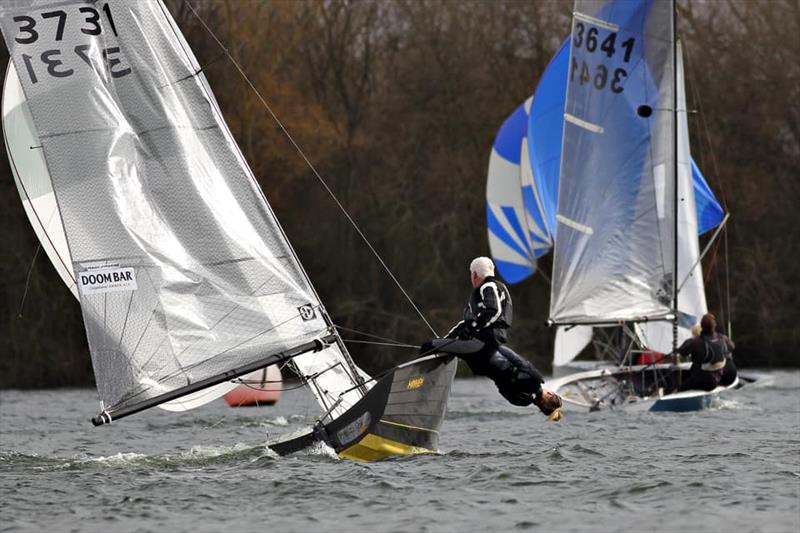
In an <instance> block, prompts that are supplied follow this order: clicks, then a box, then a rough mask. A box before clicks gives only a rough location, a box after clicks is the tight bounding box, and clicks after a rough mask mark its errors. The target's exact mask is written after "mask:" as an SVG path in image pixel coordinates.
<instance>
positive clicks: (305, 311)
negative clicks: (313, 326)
mask: <svg viewBox="0 0 800 533" xmlns="http://www.w3.org/2000/svg"><path fill="white" fill-rule="evenodd" d="M297 310H298V311H299V312H300V318H302V319H303V320H312V319H313V318H316V316H317V314H316V313H315V312H314V306H313V305H311V304H306V305H301V306H300V307H298V308H297Z"/></svg>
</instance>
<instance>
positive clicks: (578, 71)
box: [569, 22, 636, 94]
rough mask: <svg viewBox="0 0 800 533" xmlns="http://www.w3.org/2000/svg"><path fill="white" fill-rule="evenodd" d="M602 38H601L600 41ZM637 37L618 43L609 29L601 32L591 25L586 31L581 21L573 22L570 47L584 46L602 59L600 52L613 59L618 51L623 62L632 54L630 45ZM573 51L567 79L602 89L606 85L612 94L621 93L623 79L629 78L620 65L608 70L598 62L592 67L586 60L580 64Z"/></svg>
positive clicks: (628, 59)
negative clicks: (606, 32)
mask: <svg viewBox="0 0 800 533" xmlns="http://www.w3.org/2000/svg"><path fill="white" fill-rule="evenodd" d="M601 39H602V40H601ZM635 43H636V39H634V38H633V37H631V38H629V39H626V40H624V41H622V42H621V43H619V45H617V32H615V31H612V32H609V34H608V35H606V36H602V35H600V30H598V29H597V28H595V27H590V28H589V29H588V30H587V29H586V26H585V25H584V23H583V22H577V23H576V24H575V30H574V31H573V32H572V46H573V48H574V49H575V50H577V49H579V48H584V49H586V51H587V52H589V53H590V54H594V53H595V52H597V55H598V56H599V57H600V59H601V60H602V55H603V54H605V55H606V57H608V58H609V59H610V58H613V57H614V56H616V55H617V53H618V52H619V53H621V54H623V55H622V61H623V63H629V62H630V60H631V55H632V54H633V46H634V44H635ZM575 50H573V54H572V69H571V70H570V76H569V81H570V82H574V81H575V80H576V78H577V80H578V82H579V83H580V84H581V85H584V84H586V83H591V84H592V87H594V88H595V89H597V90H598V91H601V90H603V89H605V88H606V87H608V88H609V89H610V90H611V92H613V93H617V94H619V93H621V92H622V91H624V90H625V87H624V84H625V80H626V79H627V78H628V71H627V70H625V69H624V68H622V67H619V68H615V69H614V70H613V71H612V72H609V69H608V67H606V66H605V65H604V64H602V63H601V64H599V65H597V66H595V67H594V68H593V67H592V66H591V65H590V63H588V62H587V61H586V60H585V59H584V60H581V61H580V63H579V62H578V60H577V59H576V57H575V55H576V54H575V53H574V51H575Z"/></svg>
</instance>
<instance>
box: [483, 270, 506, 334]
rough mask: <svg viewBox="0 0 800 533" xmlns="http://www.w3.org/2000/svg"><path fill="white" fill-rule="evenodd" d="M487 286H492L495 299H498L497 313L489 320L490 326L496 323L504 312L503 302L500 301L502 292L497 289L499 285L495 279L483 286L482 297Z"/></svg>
mask: <svg viewBox="0 0 800 533" xmlns="http://www.w3.org/2000/svg"><path fill="white" fill-rule="evenodd" d="M486 287H491V288H492V290H493V291H494V297H495V301H497V313H495V315H494V316H493V317H492V318H491V319H489V321H488V322H487V323H486V326H488V325H490V324H492V323H494V322H495V321H496V320H497V319H498V318H500V315H501V314H502V312H503V306H502V305H501V304H502V302H501V301H500V293H499V292H498V291H497V285H496V284H495V283H494V282H493V281H490V282H489V283H487V284H486V285H484V286H483V287H481V297H483V291H484V289H486ZM486 326H484V327H486Z"/></svg>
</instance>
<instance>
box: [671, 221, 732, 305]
mask: <svg viewBox="0 0 800 533" xmlns="http://www.w3.org/2000/svg"><path fill="white" fill-rule="evenodd" d="M729 217H730V214H729V213H725V218H723V219H722V222H720V223H719V226H717V230H716V231H715V232H714V234H713V235H712V236H711V240H709V242H708V244H706V247H705V249H704V250H703V251H702V252H701V253H700V256H699V257H698V258H697V261H695V262H694V263H693V264H692V266H691V267H690V268H689V271H688V272H687V274H686V277H685V278H683V281H682V282H681V284H680V285H679V286H678V291H679V292H680V290H681V289H683V286H684V285H686V282H687V281H689V278H690V277H691V276H692V271H693V270H694V269H695V267H696V266H697V265H699V264H700V261H702V260H703V258H704V257H705V256H706V254H707V253H708V250H709V249H710V248H711V245H712V244H714V243H715V242H716V241H717V237H718V236H719V233H720V232H721V231H722V230H723V228H724V227H725V224H727V222H728V218H729ZM715 255H716V254H715ZM701 270H702V269H701ZM701 274H702V272H701Z"/></svg>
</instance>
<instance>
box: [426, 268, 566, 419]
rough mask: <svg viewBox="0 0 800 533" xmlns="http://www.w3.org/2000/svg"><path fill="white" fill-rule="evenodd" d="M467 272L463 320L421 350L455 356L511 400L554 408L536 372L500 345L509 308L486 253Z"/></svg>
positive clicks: (506, 294)
mask: <svg viewBox="0 0 800 533" xmlns="http://www.w3.org/2000/svg"><path fill="white" fill-rule="evenodd" d="M470 274H471V280H472V285H473V291H472V294H471V295H470V298H469V303H468V304H467V306H466V308H465V309H464V320H462V321H461V322H459V323H458V324H456V326H455V327H454V328H453V329H451V330H450V332H449V333H448V334H447V336H446V337H445V338H441V339H433V340H432V341H429V342H427V343H425V344H424V345H423V346H422V352H423V353H430V352H433V351H438V352H444V353H452V354H454V355H457V356H458V357H460V358H461V359H463V360H464V361H465V362H466V363H467V365H468V366H469V368H470V370H472V372H473V373H474V374H476V375H478V376H487V377H489V378H490V379H491V380H492V381H494V383H495V385H497V390H498V391H499V392H500V394H501V395H502V396H503V397H504V398H505V399H506V400H508V401H509V402H510V403H511V404H513V405H518V406H528V405H531V404H533V405H536V406H537V407H539V409H540V410H541V411H542V412H543V413H545V415H548V416H549V415H551V414H552V413H553V411H555V410H557V408H558V407H560V405H561V402H560V399H558V396H557V395H556V394H555V393H553V392H550V391H546V390H544V389H542V383H543V382H544V378H543V377H542V375H541V373H540V372H539V371H538V370H536V368H534V366H533V365H532V364H531V363H530V362H529V361H528V360H527V359H524V358H523V357H520V356H519V355H517V354H516V353H514V351H513V350H511V349H510V348H509V347H508V346H506V345H505V343H506V342H507V341H508V332H507V330H508V329H509V328H510V327H511V321H512V314H513V309H512V302H511V295H510V294H509V292H508V289H507V288H506V286H505V285H504V284H503V283H501V282H500V281H499V280H497V279H496V278H495V277H494V264H493V263H492V262H491V260H490V259H489V258H486V257H479V258H477V259H476V260H475V261H473V262H472V264H471V265H470ZM543 398H544V400H543ZM556 400H557V401H556ZM555 404H557V405H555Z"/></svg>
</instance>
